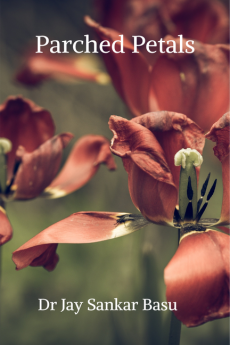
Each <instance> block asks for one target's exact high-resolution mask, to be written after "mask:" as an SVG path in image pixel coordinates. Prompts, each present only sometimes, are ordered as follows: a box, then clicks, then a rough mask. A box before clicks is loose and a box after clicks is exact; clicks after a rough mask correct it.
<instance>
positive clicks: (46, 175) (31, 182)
mask: <svg viewBox="0 0 230 345" xmlns="http://www.w3.org/2000/svg"><path fill="white" fill-rule="evenodd" d="M72 137H73V135H72V134H71V133H63V134H60V135H57V136H55V137H53V138H52V139H50V140H47V141H46V142H45V143H44V144H42V145H41V146H39V148H38V149H37V150H35V151H33V152H31V153H27V152H26V151H25V149H24V148H23V147H19V149H18V151H17V156H18V159H20V160H21V163H20V166H19V169H18V172H17V174H16V177H15V180H14V184H13V186H12V187H11V190H12V191H13V192H14V198H15V199H18V200H23V199H24V200H25V199H32V198H35V197H37V196H38V195H40V194H41V193H42V191H43V190H44V189H45V188H46V187H47V185H49V184H50V182H51V181H52V180H53V179H54V177H55V176H56V174H57V172H58V169H59V167H60V163H61V157H62V151H63V149H64V148H65V147H66V145H67V144H68V143H69V141H70V140H71V139H72Z"/></svg>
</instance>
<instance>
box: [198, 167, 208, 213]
mask: <svg viewBox="0 0 230 345" xmlns="http://www.w3.org/2000/svg"><path fill="white" fill-rule="evenodd" d="M210 175H211V174H210V173H209V174H208V176H207V178H206V180H205V181H204V184H203V186H202V188H201V193H200V194H201V197H200V199H199V200H198V202H197V213H198V212H199V209H200V206H201V204H202V202H203V198H204V196H205V193H206V190H207V186H208V182H209V179H210Z"/></svg>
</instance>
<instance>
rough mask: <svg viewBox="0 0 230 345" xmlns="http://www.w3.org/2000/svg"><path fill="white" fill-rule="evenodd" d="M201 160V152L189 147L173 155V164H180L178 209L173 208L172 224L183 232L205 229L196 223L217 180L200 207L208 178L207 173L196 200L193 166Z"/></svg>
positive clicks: (198, 164) (194, 170)
mask: <svg viewBox="0 0 230 345" xmlns="http://www.w3.org/2000/svg"><path fill="white" fill-rule="evenodd" d="M202 162H203V157H202V156H201V154H200V153H199V152H198V151H196V150H192V149H190V148H188V149H182V150H180V151H178V152H177V153H176V155H175V157H174V163H175V165H176V166H179V165H181V170H180V183H179V209H177V208H176V209H175V213H174V221H175V223H174V224H175V227H179V228H181V229H182V228H183V229H184V230H185V231H184V232H190V231H201V230H203V231H204V230H205V227H204V226H203V225H202V223H201V224H198V222H199V221H200V218H201V216H202V215H203V213H204V211H205V209H206V207H207V205H208V202H209V200H210V198H211V197H212V195H213V193H214V191H215V188H216V183H217V180H215V181H214V183H213V185H212V187H211V189H210V191H209V193H208V195H207V198H206V202H205V203H204V205H203V206H202V207H201V205H202V202H203V198H204V196H205V193H206V190H207V186H208V182H209V178H210V173H209V174H208V177H207V178H206V180H205V182H204V184H203V186H202V188H201V196H200V198H199V200H198V201H197V176H196V169H195V167H198V166H200V165H201V164H202Z"/></svg>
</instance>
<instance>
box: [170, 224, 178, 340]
mask: <svg viewBox="0 0 230 345" xmlns="http://www.w3.org/2000/svg"><path fill="white" fill-rule="evenodd" d="M179 242H180V229H178V245H179ZM180 334H181V322H180V321H179V320H178V319H177V318H176V316H175V315H174V313H173V312H171V321H170V329H169V341H168V345H179V344H180Z"/></svg>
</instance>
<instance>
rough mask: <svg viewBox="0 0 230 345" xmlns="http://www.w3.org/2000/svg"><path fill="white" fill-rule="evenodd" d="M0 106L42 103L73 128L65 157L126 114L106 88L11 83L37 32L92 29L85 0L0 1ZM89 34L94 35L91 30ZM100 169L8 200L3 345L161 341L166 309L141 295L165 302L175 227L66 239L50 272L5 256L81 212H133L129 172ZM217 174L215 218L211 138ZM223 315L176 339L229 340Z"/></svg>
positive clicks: (69, 33) (61, 35) (60, 36)
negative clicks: (131, 304) (105, 304)
mask: <svg viewBox="0 0 230 345" xmlns="http://www.w3.org/2000/svg"><path fill="white" fill-rule="evenodd" d="M0 4H1V7H0V17H1V38H0V39H1V43H0V45H1V55H0V59H1V63H0V64H1V87H0V98H1V99H0V100H1V103H2V102H3V101H4V100H5V99H6V97H7V96H9V95H19V94H20V95H23V96H25V97H27V98H30V99H31V100H32V101H34V102H35V103H36V104H38V105H39V106H42V107H44V108H45V109H48V110H49V111H50V112H51V114H52V116H53V118H54V120H55V123H56V133H60V132H64V131H71V132H72V133H73V134H74V135H75V139H74V140H73V141H72V142H71V144H70V145H69V147H68V148H67V149H66V150H65V154H64V157H63V162H64V161H65V159H66V157H67V155H68V153H69V151H70V149H71V146H72V145H73V144H74V141H75V140H77V139H78V138H79V137H80V136H82V135H85V134H90V133H92V134H102V135H104V136H106V137H107V138H109V139H110V138H111V137H112V133H111V132H110V130H109V128H108V125H107V123H108V119H109V116H110V115H112V114H115V115H120V116H124V117H127V114H128V112H127V109H126V108H125V106H124V105H123V103H122V102H121V100H120V99H119V97H118V96H117V94H116V92H115V90H114V88H113V86H112V85H107V86H100V85H96V84H93V83H69V84H61V83H58V82H55V81H48V82H45V83H44V84H43V85H42V86H40V87H38V88H34V89H29V88H25V87H23V86H21V85H19V84H16V83H15V82H14V81H13V76H14V73H15V71H16V70H17V68H18V67H19V64H20V59H21V56H22V54H23V53H24V51H25V49H26V48H27V47H28V45H29V44H31V43H34V42H35V36H36V35H46V36H48V37H49V38H50V39H57V40H70V39H71V40H73V41H74V40H77V39H81V38H82V37H83V35H84V34H87V33H90V31H89V29H88V28H87V27H86V26H85V24H84V23H83V20H82V17H83V15H85V14H91V13H92V3H91V2H90V1H89V0H85V1H84V2H83V1H80V0H74V1H73V0H67V1H61V0H55V1H51V0H49V1H47V0H46V1H45V0H40V1H36V0H20V1H18V0H7V1H4V0H1V2H0ZM91 37H92V38H93V34H92V35H91ZM116 162H117V165H118V169H117V171H115V172H108V171H107V169H106V167H104V166H101V167H100V169H99V171H98V173H97V175H96V176H95V177H94V178H93V179H92V180H91V181H90V182H89V183H88V184H87V185H86V186H84V187H83V188H81V189H80V190H78V191H76V192H75V193H73V194H71V195H69V196H67V197H65V198H62V199H57V200H44V199H36V200H32V201H28V202H14V203H9V204H7V212H8V215H9V219H10V221H11V223H12V226H13V229H14V236H13V239H12V240H11V241H10V242H9V243H7V244H6V245H4V246H3V248H2V277H1V280H2V281H1V286H2V288H1V294H2V296H1V302H2V303H1V335H0V337H1V343H2V344H4V345H15V344H18V345H31V344H33V345H38V344H41V343H42V344H44V345H58V344H65V345H71V344H82V345H84V344H87V345H99V344H100V345H108V344H111V345H113V344H114V345H115V344H116V345H119V344H134V345H135V344H143V345H145V344H166V343H167V339H168V328H169V314H168V312H155V313H154V312H151V311H150V312H143V311H142V310H141V309H142V308H141V300H142V298H150V299H152V300H153V301H165V300H166V299H165V286H164V281H163V269H164V267H165V266H166V265H167V263H168V262H169V260H170V259H171V257H172V255H173V254H174V252H175V250H176V246H177V232H176V230H173V229H170V228H166V227H159V226H155V225H152V226H148V227H146V228H145V229H144V230H141V231H139V232H137V233H134V234H132V235H130V236H127V237H122V238H118V239H115V240H113V241H106V242H101V243H95V244H86V245H84V244H81V245H77V244H76V245H73V244H71V245H70V244H62V245H59V247H58V254H59V256H60V261H59V263H58V265H57V267H56V269H55V270H54V271H53V272H47V271H46V270H44V269H43V268H40V267H39V268H32V267H28V268H26V269H23V270H21V271H18V272H17V271H15V267H14V263H13V262H12V260H11V253H12V251H14V250H15V249H17V248H18V247H19V246H20V245H22V244H23V243H24V242H26V241H27V240H29V239H30V238H31V237H33V236H34V235H36V234H37V233H38V232H40V231H41V230H43V229H45V228H46V227H48V226H49V225H51V224H53V223H54V222H57V221H59V220H60V219H62V218H65V217H67V216H68V215H70V214H72V213H74V212H77V211H87V210H91V211H93V210H94V211H118V212H136V210H135V208H134V206H133V204H132V202H131V199H130V196H129V192H128V187H127V175H126V172H125V170H124V168H123V166H122V163H121V161H120V160H119V159H117V157H116ZM209 171H211V172H212V179H214V178H216V177H217V178H218V181H219V183H218V188H217V191H216V192H215V196H214V197H213V199H212V200H211V202H210V206H209V207H208V209H207V211H206V216H207V217H208V216H211V217H212V216H213V217H218V216H219V214H220V209H221V197H222V190H221V188H222V187H221V174H220V171H221V170H220V165H219V163H218V160H217V159H216V158H214V157H212V145H208V147H207V148H206V149H205V163H204V167H203V168H202V172H201V179H200V180H201V182H202V181H203V180H204V179H205V177H206V176H207V174H208V172H209ZM115 297H116V298H118V300H119V301H139V308H137V311H136V312H128V311H127V312H121V311H119V312H118V311H92V312H89V311H87V300H88V299H89V298H94V299H95V300H96V301H114V298H115ZM39 298H46V299H48V300H50V301H58V303H59V307H57V310H56V311H55V312H54V311H53V312H52V311H45V312H41V311H40V312H39V311H38V299H39ZM62 298H66V300H67V301H78V302H80V301H83V302H84V304H83V307H82V309H81V311H80V313H79V314H78V315H74V313H73V312H72V311H65V312H63V313H60V312H59V310H60V301H61V299H62ZM228 331H229V328H228V319H222V320H217V321H212V322H209V323H207V324H205V325H202V326H200V327H197V328H193V329H188V328H186V327H184V326H182V337H181V344H186V345H194V344H197V345H199V344H202V345H205V344H207V345H210V344H213V345H214V344H217V343H218V344H221V345H225V344H226V345H227V344H228V342H229V341H228V340H229V338H228Z"/></svg>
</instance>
